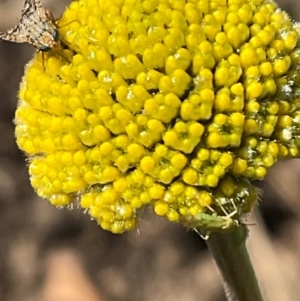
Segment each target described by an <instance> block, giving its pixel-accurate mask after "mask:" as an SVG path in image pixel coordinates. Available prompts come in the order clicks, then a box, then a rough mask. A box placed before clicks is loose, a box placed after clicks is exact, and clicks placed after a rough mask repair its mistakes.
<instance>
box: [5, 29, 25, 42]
mask: <svg viewBox="0 0 300 301" xmlns="http://www.w3.org/2000/svg"><path fill="white" fill-rule="evenodd" d="M0 40H5V41H11V42H15V43H25V42H27V39H26V36H24V35H22V33H20V27H19V25H16V26H14V27H13V28H12V29H10V30H8V31H7V32H0Z"/></svg>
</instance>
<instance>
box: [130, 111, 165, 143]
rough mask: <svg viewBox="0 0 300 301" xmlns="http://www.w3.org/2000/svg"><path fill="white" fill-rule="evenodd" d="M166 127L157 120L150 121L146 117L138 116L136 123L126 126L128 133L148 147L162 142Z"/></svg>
mask: <svg viewBox="0 0 300 301" xmlns="http://www.w3.org/2000/svg"><path fill="white" fill-rule="evenodd" d="M164 129H165V127H164V125H163V123H162V122H161V121H159V120H156V119H150V118H149V117H148V116H146V115H138V116H136V117H135V118H134V121H133V122H131V123H130V124H129V125H127V126H126V133H127V134H128V135H129V136H130V137H131V138H133V140H135V141H136V142H138V143H141V144H142V145H144V146H146V147H150V146H152V145H153V144H154V143H155V142H158V141H160V139H161V137H162V132H163V131H164Z"/></svg>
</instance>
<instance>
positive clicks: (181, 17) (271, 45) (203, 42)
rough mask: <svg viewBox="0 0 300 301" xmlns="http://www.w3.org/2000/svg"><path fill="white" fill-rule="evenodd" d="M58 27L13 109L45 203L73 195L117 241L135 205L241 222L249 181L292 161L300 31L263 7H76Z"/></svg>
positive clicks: (148, 1) (214, 0) (207, 2)
mask: <svg viewBox="0 0 300 301" xmlns="http://www.w3.org/2000/svg"><path fill="white" fill-rule="evenodd" d="M58 30H59V34H60V38H61V40H62V45H63V47H62V49H60V50H59V51H52V52H51V51H50V52H49V53H47V54H44V55H42V54H41V53H38V54H37V55H36V57H35V58H34V59H33V60H32V61H31V62H30V63H29V64H28V66H27V68H26V73H25V76H24V78H23V82H22V84H21V89H20V103H19V107H18V109H17V112H16V124H17V127H16V136H17V142H18V145H19V147H20V148H21V149H22V150H24V151H25V152H26V154H27V155H28V157H29V162H30V166H29V172H30V175H31V183H32V185H33V187H34V188H35V189H36V191H37V193H38V195H39V196H41V197H43V198H47V199H49V200H50V202H51V203H52V204H53V205H55V206H66V205H69V204H71V203H73V202H77V201H79V202H80V206H81V207H82V208H85V209H87V211H88V212H89V214H90V215H91V216H92V218H94V219H96V220H97V221H98V223H99V224H100V226H101V227H102V228H103V229H106V230H109V231H111V232H114V233H121V232H123V231H126V230H130V229H133V228H135V227H136V222H137V219H138V214H139V210H140V209H141V208H142V207H144V206H145V205H151V206H152V207H153V208H154V211H155V213H156V214H157V215H159V216H165V217H166V218H167V219H169V220H170V221H172V222H178V221H180V222H183V223H186V224H188V225H189V226H192V225H195V221H196V222H197V219H199V216H201V215H200V214H201V213H203V214H205V216H217V217H221V219H220V220H221V221H223V219H222V218H223V217H226V216H227V215H228V216H231V217H234V218H235V220H238V219H239V218H240V217H241V216H242V215H243V214H245V213H248V212H250V211H251V208H252V206H253V204H254V203H255V201H256V199H257V191H256V190H255V188H254V187H253V186H252V185H251V184H250V182H249V181H251V180H254V179H263V178H265V176H266V174H267V172H268V170H269V168H270V167H271V166H273V165H274V163H275V162H276V161H277V160H278V159H280V158H289V157H297V156H299V149H298V146H300V140H299V136H298V133H299V130H300V110H299V108H298V104H299V107H300V98H299V83H300V77H299V70H300V68H299V57H300V47H299V33H300V30H299V28H298V27H297V24H294V23H293V22H292V21H291V20H290V19H289V17H288V16H287V15H286V14H285V13H284V12H282V11H280V10H279V9H278V8H277V7H276V5H275V4H274V3H273V2H272V1H268V0H267V1H265V0H228V1H227V0H112V1H107V0H79V1H74V2H73V3H71V5H70V6H69V7H68V8H67V10H66V11H65V13H64V15H63V16H62V18H61V19H60V20H59V22H58ZM203 216H204V215H203ZM212 221H213V220H212ZM196 226H197V223H196ZM198 226H199V225H198ZM200 226H201V225H200ZM215 227H217V226H216V225H215ZM220 227H221V226H220ZM220 230H221V229H220Z"/></svg>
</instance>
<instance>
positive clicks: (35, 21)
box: [0, 0, 60, 52]
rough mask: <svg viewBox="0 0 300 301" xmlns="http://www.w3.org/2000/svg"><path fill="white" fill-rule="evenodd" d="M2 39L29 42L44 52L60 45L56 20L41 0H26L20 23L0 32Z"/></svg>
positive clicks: (0, 38)
mask: <svg viewBox="0 0 300 301" xmlns="http://www.w3.org/2000/svg"><path fill="white" fill-rule="evenodd" d="M0 40H5V41H9V42H15V43H28V44H30V45H32V46H34V47H35V48H37V49H38V50H40V51H44V52H46V51H49V50H51V49H54V48H57V47H59V46H60V39H59V34H58V30H57V26H56V24H55V20H54V18H53V16H52V14H51V12H50V10H46V9H45V8H44V7H43V6H42V4H41V2H40V0H25V4H24V8H23V10H22V13H21V18H20V21H19V24H18V25H16V26H14V27H13V28H12V29H10V30H8V31H7V32H3V33H2V32H0Z"/></svg>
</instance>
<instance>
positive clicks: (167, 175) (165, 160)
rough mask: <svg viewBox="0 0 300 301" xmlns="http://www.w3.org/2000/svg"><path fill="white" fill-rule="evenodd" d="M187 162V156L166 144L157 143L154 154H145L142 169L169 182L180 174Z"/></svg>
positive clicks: (163, 181)
mask: <svg viewBox="0 0 300 301" xmlns="http://www.w3.org/2000/svg"><path fill="white" fill-rule="evenodd" d="M186 164H187V157H186V156H184V155H183V154H181V153H180V152H177V151H172V150H169V149H168V148H167V147H166V146H164V145H157V146H156V147H155V152H154V153H153V155H152V156H150V155H148V156H145V157H144V158H143V159H142V160H141V162H140V165H141V169H142V170H143V171H144V172H145V173H147V174H149V175H151V176H152V177H153V178H154V179H157V180H158V181H159V182H162V183H164V184H169V183H171V182H172V180H173V179H174V178H175V177H177V176H178V175H180V173H181V171H182V169H183V168H184V167H185V165H186Z"/></svg>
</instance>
